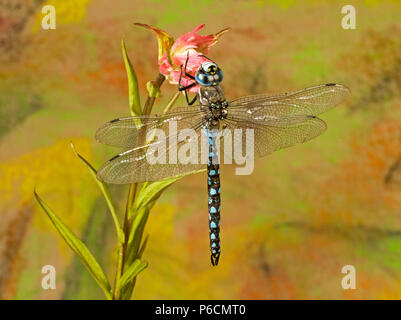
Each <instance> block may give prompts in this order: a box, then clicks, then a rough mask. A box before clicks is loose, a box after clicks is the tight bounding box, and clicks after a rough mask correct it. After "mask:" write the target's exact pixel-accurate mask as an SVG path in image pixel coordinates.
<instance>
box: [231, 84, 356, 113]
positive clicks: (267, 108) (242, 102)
mask: <svg viewBox="0 0 401 320" xmlns="http://www.w3.org/2000/svg"><path fill="white" fill-rule="evenodd" d="M349 94H350V90H349V89H348V88H347V87H345V86H343V85H341V84H334V83H329V84H324V85H320V86H316V87H310V88H306V89H303V90H300V91H296V92H292V93H285V94H280V95H275V96H271V95H254V96H246V97H242V98H239V99H236V100H233V101H231V102H230V103H229V110H231V111H232V112H237V113H238V112H242V113H244V114H247V115H248V116H252V117H256V118H258V119H257V120H260V119H263V118H265V119H271V118H274V117H282V116H290V115H311V116H316V115H319V114H321V113H323V112H326V111H328V110H330V109H332V108H333V107H335V106H336V105H338V104H339V103H341V102H342V101H343V100H344V98H345V97H346V96H348V95H349Z"/></svg>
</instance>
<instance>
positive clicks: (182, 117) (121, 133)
mask: <svg viewBox="0 0 401 320" xmlns="http://www.w3.org/2000/svg"><path fill="white" fill-rule="evenodd" d="M200 114H201V111H200V110H199V108H197V107H192V108H176V109H174V111H171V112H167V113H166V114H162V115H150V116H140V117H126V118H120V119H115V120H112V121H110V122H107V123H105V124H104V125H103V126H101V127H100V128H99V129H98V130H97V132H96V135H95V137H96V140H98V141H99V142H101V143H103V144H107V145H110V146H115V147H124V148H134V147H135V146H138V145H142V144H143V143H144V141H145V138H146V133H147V132H149V131H150V130H152V129H155V128H160V129H162V130H168V128H169V126H170V123H171V122H175V121H176V122H177V125H178V126H179V127H181V128H190V127H191V125H192V122H193V120H194V119H196V118H197V117H198V116H199V115H200Z"/></svg>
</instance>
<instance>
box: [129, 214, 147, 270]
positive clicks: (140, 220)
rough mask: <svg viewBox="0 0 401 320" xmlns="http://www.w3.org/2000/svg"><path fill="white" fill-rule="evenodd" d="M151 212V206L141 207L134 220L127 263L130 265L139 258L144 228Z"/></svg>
mask: <svg viewBox="0 0 401 320" xmlns="http://www.w3.org/2000/svg"><path fill="white" fill-rule="evenodd" d="M149 212H150V208H149V207H145V208H141V209H139V210H138V211H137V214H136V215H135V218H134V221H133V222H132V226H131V230H130V233H129V236H128V244H127V245H128V248H127V252H128V255H127V259H126V263H127V265H130V264H131V262H132V261H133V260H134V259H136V258H138V250H139V246H140V243H141V240H142V235H143V230H144V229H145V225H146V222H147V220H148V217H149Z"/></svg>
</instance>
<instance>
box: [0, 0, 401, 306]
mask: <svg viewBox="0 0 401 320" xmlns="http://www.w3.org/2000/svg"><path fill="white" fill-rule="evenodd" d="M351 2H352V3H343V1H302V2H301V1H296V0H287V1H276V0H266V1H263V0H255V1H253V0H248V1H245V0H243V1H241V0H236V1H232V0H220V1H212V0H204V1H195V0H180V1H177V0H176V1H171V0H163V1H162V0H147V1H140V0H115V1H107V0H97V1H95V0H63V1H61V0H59V1H57V0H53V1H46V2H44V1H34V0H9V1H7V0H2V1H0V298H2V299H85V298H90V299H102V298H103V294H102V292H101V291H100V290H99V289H98V287H97V285H96V283H95V281H94V280H92V278H91V277H90V276H89V274H88V272H87V271H86V269H85V268H84V267H83V266H82V265H81V263H80V261H79V260H78V259H77V258H76V257H75V256H74V254H73V253H72V251H71V250H70V249H69V248H68V247H67V246H66V245H65V243H64V242H63V241H62V240H61V238H60V236H59V235H58V234H56V231H55V229H54V227H53V226H52V225H51V223H50V221H49V220H48V218H47V217H46V215H45V213H44V212H43V211H42V210H41V209H40V207H39V206H38V204H37V203H36V202H35V201H34V199H33V190H34V188H36V189H37V191H38V193H39V194H40V195H41V197H42V198H43V199H44V200H45V201H46V202H47V203H48V205H49V206H50V207H51V208H52V209H53V210H54V211H55V212H56V214H58V215H59V216H60V217H61V218H62V219H63V221H64V222H65V223H66V224H67V225H68V226H69V227H70V228H71V229H72V230H73V231H74V232H75V233H77V234H78V235H79V236H80V237H81V239H83V241H84V242H85V243H86V244H87V245H88V247H89V248H90V249H91V250H92V252H93V253H94V255H95V256H96V257H97V258H98V260H99V261H100V263H101V264H102V266H104V268H105V270H106V272H107V273H108V275H109V276H110V277H111V275H112V274H113V272H114V268H115V260H114V259H115V254H116V247H115V244H116V241H117V239H116V236H115V232H114V231H115V230H114V226H113V224H112V220H111V217H110V214H109V213H108V211H107V207H106V204H105V202H104V199H103V198H102V196H101V194H100V192H99V190H98V188H97V186H96V184H95V183H94V181H93V180H92V178H91V177H90V175H89V174H88V171H87V169H86V168H85V167H84V166H83V165H82V163H80V162H79V161H78V160H77V158H76V157H75V156H74V154H73V153H72V151H71V149H70V147H69V142H70V141H73V142H74V144H75V146H76V149H77V150H78V151H79V152H80V153H81V154H82V155H83V156H85V157H86V158H87V159H88V160H89V161H90V162H91V163H93V164H94V166H95V167H96V168H97V167H99V166H100V165H101V164H102V163H103V162H104V161H106V160H107V159H108V158H110V157H111V156H113V155H114V154H116V153H117V152H118V151H119V150H116V149H113V148H109V147H105V146H102V145H100V144H98V143H97V142H96V141H95V139H94V132H95V131H96V129H97V128H98V127H99V126H100V125H101V124H102V123H104V122H106V121H108V120H111V119H113V118H116V117H120V116H126V115H128V114H129V108H128V95H127V79H126V72H125V69H124V63H123V59H122V54H121V47H120V41H121V39H124V40H125V42H126V46H127V50H128V54H129V56H130V58H131V61H132V63H133V65H134V67H135V69H136V72H137V75H138V78H139V85H140V90H141V93H142V94H143V96H142V101H144V100H145V95H146V89H145V87H146V82H147V81H149V80H153V79H154V78H155V77H156V75H157V73H158V66H157V42H156V40H155V38H154V36H153V35H152V34H151V33H150V32H149V31H147V30H145V29H142V28H138V27H134V26H133V22H142V23H147V24H150V25H154V26H157V27H159V28H162V29H164V30H166V31H167V32H168V33H170V34H171V35H173V36H175V37H176V38H177V37H179V36H180V35H181V34H183V33H186V32H189V31H191V30H193V29H194V28H195V27H196V26H197V25H199V24H201V23H205V24H206V26H205V28H204V29H203V30H202V31H201V32H200V33H201V34H211V33H216V32H217V31H219V30H221V29H223V28H225V27H231V28H232V29H231V31H230V32H228V33H227V34H225V35H224V36H222V38H221V39H220V41H219V43H218V44H216V45H215V46H214V47H213V48H212V49H211V51H210V54H209V57H210V58H211V59H213V60H214V61H216V62H217V63H219V65H220V67H221V68H222V69H223V70H224V75H225V80H224V88H225V91H226V96H227V99H228V100H231V99H234V98H237V97H239V96H242V95H246V94H256V93H270V92H272V93H278V92H283V91H287V92H288V91H290V90H298V89H301V88H304V87H308V86H313V85H318V84H321V83H327V82H338V83H342V84H344V85H346V86H348V87H350V88H351V90H352V96H351V97H350V98H349V99H348V100H347V101H345V102H344V103H343V104H342V105H340V106H338V107H337V108H335V109H334V110H332V111H330V112H328V113H327V114H324V115H323V116H322V118H323V119H324V120H325V121H326V122H327V123H328V130H327V131H326V132H325V133H324V134H323V135H322V136H320V137H318V138H317V139H315V140H313V141H311V142H308V143H306V144H302V145H298V146H296V147H293V148H290V149H286V150H282V151H279V152H276V153H275V154H273V155H270V156H268V157H266V158H262V159H257V160H256V162H255V171H254V173H253V174H252V175H250V176H236V175H235V174H234V168H233V167H230V166H224V167H223V168H222V201H223V206H222V234H221V237H222V256H221V259H220V264H219V266H218V267H217V268H216V267H214V268H212V267H211V266H210V258H209V248H208V246H209V240H208V218H207V195H206V176H205V174H198V175H193V176H190V177H186V178H184V179H182V180H181V181H179V182H178V183H176V184H174V185H173V186H172V187H171V188H169V189H168V190H167V191H166V192H165V193H164V194H163V196H162V197H161V199H160V200H159V202H158V203H157V205H156V206H155V208H154V209H153V211H152V212H151V216H150V218H149V222H148V225H147V227H146V233H147V234H149V236H150V238H149V243H148V247H147V249H146V251H145V255H144V259H145V260H147V261H148V262H149V267H148V268H147V269H146V270H145V271H144V272H143V273H142V274H141V275H140V277H139V278H138V281H137V287H136V288H135V292H134V295H133V298H135V299H385V298H390V299H400V298H401V135H400V133H401V4H399V2H398V1H374V0H369V1H367V0H366V1H351ZM45 4H52V5H54V6H55V8H56V15H57V29H56V30H43V29H42V28H41V20H42V17H43V14H42V13H41V9H42V6H43V5H45ZM344 4H352V5H354V6H355V8H356V30H344V29H343V28H342V27H341V20H342V18H343V16H344V15H343V14H342V13H341V8H342V6H343V5H344ZM175 92H176V86H172V85H170V84H168V83H167V82H166V83H165V84H164V85H163V87H162V94H163V97H162V98H160V99H158V100H157V102H156V105H155V109H162V108H163V107H164V106H165V105H166V103H167V101H168V100H169V99H171V97H172V96H173V95H174V93H175ZM176 105H177V106H178V105H182V106H184V105H185V99H184V97H180V98H179V101H178V103H177V104H176ZM112 193H113V197H114V199H116V201H119V206H120V208H123V205H124V201H125V199H126V196H127V187H126V186H115V187H113V188H112ZM47 264H50V265H54V266H55V267H56V270H57V289H56V290H48V291H45V290H43V289H42V288H41V285H40V283H41V279H42V277H43V275H42V274H41V268H42V266H44V265H47ZM349 264H350V265H353V266H355V268H356V286H357V289H356V290H343V289H342V287H341V279H342V277H343V276H344V275H343V274H342V273H341V269H342V267H343V266H344V265H349Z"/></svg>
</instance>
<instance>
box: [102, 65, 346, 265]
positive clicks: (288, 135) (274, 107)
mask: <svg viewBox="0 0 401 320" xmlns="http://www.w3.org/2000/svg"><path fill="white" fill-rule="evenodd" d="M187 62H188V59H187V61H186V63H185V68H184V70H183V67H182V66H181V75H180V81H179V83H178V88H179V90H180V91H184V92H185V97H186V99H187V103H188V106H186V107H180V108H175V109H173V110H171V111H169V112H166V113H163V114H158V115H156V114H155V115H147V116H131V117H124V118H119V119H115V120H112V121H110V122H107V123H106V124H104V125H103V126H102V127H100V128H99V129H98V130H97V132H96V139H97V140H98V141H99V142H101V143H103V144H106V145H111V146H115V147H123V148H125V150H126V151H124V152H122V153H120V154H118V155H116V156H114V157H113V158H111V159H110V160H108V161H107V162H106V163H104V164H103V166H102V167H101V168H100V169H99V170H98V173H97V178H98V179H99V180H101V181H104V182H106V183H114V184H127V183H134V182H137V183H139V182H146V181H149V182H151V181H160V180H163V179H166V178H170V177H175V176H179V175H182V174H185V173H190V172H192V171H197V170H201V169H204V168H205V165H206V170H207V192H208V212H209V241H210V252H211V253H210V259H211V264H212V265H213V266H217V265H218V263H219V259H220V254H221V243H220V215H221V197H220V163H219V150H218V148H217V140H218V135H217V134H216V132H221V131H222V130H228V131H234V130H237V129H241V130H246V129H252V130H253V132H254V141H253V143H254V153H255V154H256V155H257V156H259V157H263V156H266V155H268V154H271V153H272V152H274V151H277V150H280V149H283V148H287V147H290V146H293V145H296V144H298V143H304V142H306V141H309V140H311V139H313V138H315V137H317V136H319V135H320V134H322V133H323V132H324V131H325V130H326V128H327V125H326V123H325V122H324V121H323V120H322V119H320V118H319V117H318V115H320V114H322V113H324V112H326V111H328V110H330V109H332V108H333V107H335V106H336V105H338V104H340V103H341V102H342V101H343V100H344V99H345V98H346V96H347V95H349V94H350V90H349V89H348V88H347V87H346V86H344V85H341V84H336V83H327V84H323V85H318V86H314V87H309V88H306V89H303V90H300V91H294V92H290V93H283V94H278V95H269V94H259V95H250V96H244V97H240V98H238V99H235V100H231V101H227V100H226V98H225V95H224V92H223V89H222V87H221V82H222V80H223V72H222V70H221V69H220V67H219V66H218V65H217V64H216V63H215V62H213V61H211V60H210V61H207V62H203V63H202V64H201V65H200V66H199V69H198V70H197V72H196V73H195V75H191V74H190V73H188V72H187V70H186V65H187ZM183 74H185V76H187V77H188V78H190V79H191V80H192V81H193V82H192V83H190V84H189V85H187V86H182V85H181V77H182V76H183ZM196 85H198V86H199V89H198V92H197V94H196V96H195V98H194V99H192V101H189V99H188V95H187V91H188V89H190V88H192V87H194V86H196ZM196 100H198V101H199V102H198V103H197V104H196V105H194V103H195V101H196ZM172 123H174V124H175V126H176V128H177V131H176V132H174V133H171V134H169V133H170V132H171V131H169V127H170V125H171V124H172ZM188 128H190V129H192V132H194V133H195V134H194V135H192V137H191V139H192V140H193V139H201V138H202V137H203V138H204V139H205V140H206V142H207V150H208V152H207V153H206V155H207V156H206V157H207V159H206V160H207V161H205V159H204V157H203V158H202V155H201V153H198V154H197V155H196V157H197V159H195V160H197V161H190V162H187V163H181V162H178V161H168V162H166V163H150V162H149V161H148V156H149V154H150V152H151V151H150V149H151V148H150V147H149V145H151V144H152V143H150V142H149V141H146V142H145V140H146V139H144V136H145V135H146V132H150V131H152V130H155V129H160V130H162V131H163V132H165V133H166V135H165V141H164V142H163V143H162V144H160V143H159V147H160V148H159V149H158V156H163V155H167V154H170V152H171V150H173V149H174V150H177V148H178V147H180V146H182V145H183V144H185V143H188V141H187V140H188V139H187V140H180V141H178V139H177V132H179V131H180V130H183V129H188ZM191 139H189V140H191ZM238 142H239V141H238V139H237V140H235V139H234V140H233V144H236V143H238ZM241 142H242V141H241ZM156 143H158V142H156ZM152 152H154V150H152ZM170 160H171V159H170Z"/></svg>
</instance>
